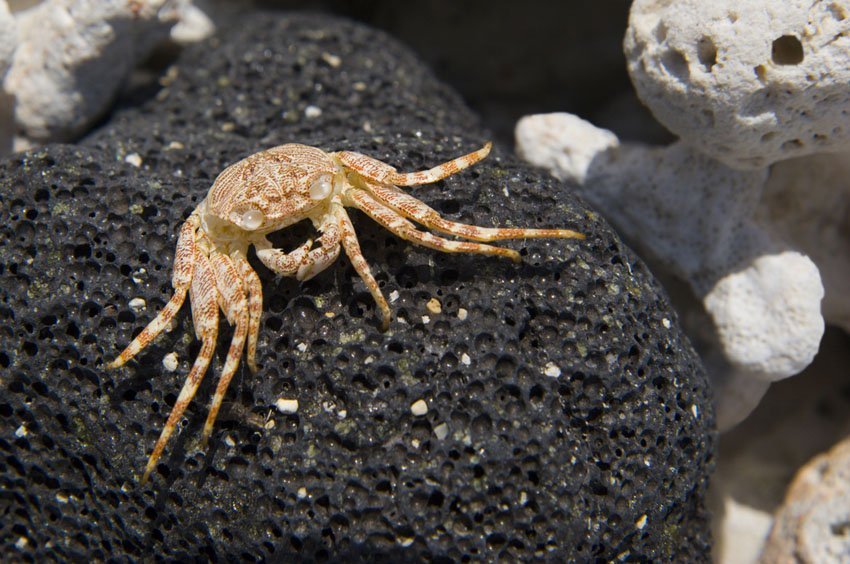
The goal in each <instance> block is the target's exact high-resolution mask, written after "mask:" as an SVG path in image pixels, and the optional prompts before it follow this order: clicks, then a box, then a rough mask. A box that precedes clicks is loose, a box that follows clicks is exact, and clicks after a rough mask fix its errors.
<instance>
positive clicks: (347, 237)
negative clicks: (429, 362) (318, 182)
mask: <svg viewBox="0 0 850 564" xmlns="http://www.w3.org/2000/svg"><path fill="white" fill-rule="evenodd" d="M333 213H334V215H335V216H336V218H337V221H338V224H339V227H340V230H341V231H342V248H343V249H345V254H346V255H347V256H348V260H350V261H351V264H352V265H353V266H354V270H355V271H356V272H357V274H358V275H359V276H360V278H361V279H362V280H363V283H364V284H366V288H368V290H369V292H370V293H371V294H372V299H374V300H375V303H376V304H377V305H378V309H380V310H381V330H382V331H386V330H387V329H389V327H390V318H391V317H392V313H391V312H390V306H389V304H387V300H386V298H384V294H382V293H381V288H380V287H379V286H378V281H377V280H375V277H374V276H372V270H371V269H370V268H369V263H368V262H366V259H365V258H363V253H362V252H361V251H360V243H359V242H358V241H357V234H356V233H355V232H354V226H353V225H352V224H351V219H350V218H349V217H348V213H346V211H345V208H344V207H342V205H340V204H336V205H334V206H333Z"/></svg>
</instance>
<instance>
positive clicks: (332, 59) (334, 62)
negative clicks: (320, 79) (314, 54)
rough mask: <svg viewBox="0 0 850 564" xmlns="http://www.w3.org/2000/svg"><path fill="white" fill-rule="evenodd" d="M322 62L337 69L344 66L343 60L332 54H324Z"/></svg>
mask: <svg viewBox="0 0 850 564" xmlns="http://www.w3.org/2000/svg"><path fill="white" fill-rule="evenodd" d="M322 60H323V61H324V62H326V63H327V64H328V65H329V66H331V67H333V68H337V67H338V66H339V65H341V64H342V59H341V58H339V57H338V56H337V55H333V54H331V53H322Z"/></svg>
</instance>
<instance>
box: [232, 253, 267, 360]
mask: <svg viewBox="0 0 850 564" xmlns="http://www.w3.org/2000/svg"><path fill="white" fill-rule="evenodd" d="M231 258H232V259H233V262H234V263H235V264H236V269H237V270H238V271H239V276H241V277H242V280H244V281H245V286H246V288H247V290H248V352H247V355H246V356H247V359H246V361H245V362H247V363H248V369H249V370H250V371H251V373H252V374H256V373H257V337H258V335H259V334H260V317H262V315H263V285H262V284H261V283H260V277H259V276H257V273H256V272H254V269H253V268H251V265H250V264H248V261H247V260H245V256H244V255H243V254H241V253H234V254H233V256H232V257H231Z"/></svg>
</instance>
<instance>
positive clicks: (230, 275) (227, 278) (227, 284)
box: [201, 253, 249, 448]
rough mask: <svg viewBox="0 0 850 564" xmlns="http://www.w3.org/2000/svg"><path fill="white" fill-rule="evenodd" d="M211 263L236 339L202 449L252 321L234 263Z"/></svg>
mask: <svg viewBox="0 0 850 564" xmlns="http://www.w3.org/2000/svg"><path fill="white" fill-rule="evenodd" d="M210 262H211V263H212V268H213V272H214V273H215V283H216V287H217V288H218V301H219V306H220V307H221V309H222V311H223V312H224V315H225V317H226V318H227V321H228V322H229V323H230V324H231V325H235V328H234V330H233V338H232V339H231V340H230V350H228V351H227V360H225V362H224V369H223V370H222V372H221V378H220V379H219V381H218V386H216V389H215V394H213V399H212V402H211V403H210V411H209V414H208V415H207V421H206V423H204V432H203V434H202V435H201V445H202V448H203V447H206V444H207V440H208V439H209V438H210V434H211V433H212V429H213V425H214V424H215V419H216V417H217V416H218V410H219V409H221V402H222V401H224V394H225V393H226V392H227V387H228V386H229V385H230V380H232V379H233V376H234V375H235V374H236V369H237V368H239V359H240V358H242V349H243V348H244V347H245V337H246V335H247V333H248V319H249V315H248V299H247V297H246V295H245V281H244V280H243V279H242V278H241V277H240V276H239V272H238V270H237V269H236V265H235V264H234V263H233V260H232V259H231V258H230V257H229V256H227V255H223V254H221V253H214V254H213V255H212V257H211V258H210Z"/></svg>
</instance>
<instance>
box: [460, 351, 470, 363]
mask: <svg viewBox="0 0 850 564" xmlns="http://www.w3.org/2000/svg"><path fill="white" fill-rule="evenodd" d="M460 362H461V363H462V364H465V365H466V366H469V365H470V364H472V359H471V358H469V355H468V354H466V353H463V354H462V355H460Z"/></svg>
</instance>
